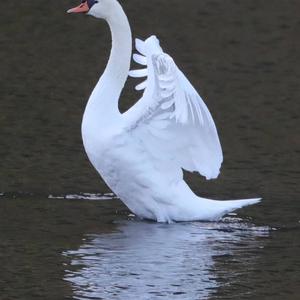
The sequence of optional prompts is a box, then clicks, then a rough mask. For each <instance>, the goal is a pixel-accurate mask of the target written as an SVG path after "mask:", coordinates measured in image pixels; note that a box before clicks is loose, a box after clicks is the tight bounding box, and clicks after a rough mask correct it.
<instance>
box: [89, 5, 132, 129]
mask: <svg viewBox="0 0 300 300" xmlns="http://www.w3.org/2000/svg"><path fill="white" fill-rule="evenodd" d="M115 3H116V5H115V6H114V13H113V17H111V18H109V19H107V22H108V24H109V27H110V30H111V35H112V49H111V53H110V57H109V60H108V63H107V66H106V69H105V71H104V73H103V75H102V76H101V77H100V79H99V81H98V83H97V84H96V86H95V88H94V90H93V92H92V94H91V96H90V98H89V101H88V104H87V107H86V110H85V114H84V119H88V120H89V121H88V123H89V124H87V125H88V126H92V127H95V126H97V124H98V125H100V124H102V125H103V124H105V123H106V124H107V122H109V123H112V122H113V120H114V119H116V118H120V116H121V115H120V112H119V109H118V100H119V97H120V94H121V91H122V89H123V87H124V84H125V82H126V79H127V77H128V71H129V68H130V60H131V54H132V38H131V30H130V26H129V23H128V19H127V17H126V15H125V13H124V11H123V9H122V7H121V5H120V4H119V3H118V2H117V1H116V2H115Z"/></svg>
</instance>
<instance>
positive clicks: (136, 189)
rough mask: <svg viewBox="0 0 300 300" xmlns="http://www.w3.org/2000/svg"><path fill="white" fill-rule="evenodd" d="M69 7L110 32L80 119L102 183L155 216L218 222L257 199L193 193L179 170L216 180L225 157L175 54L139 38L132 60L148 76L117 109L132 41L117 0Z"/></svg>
mask: <svg viewBox="0 0 300 300" xmlns="http://www.w3.org/2000/svg"><path fill="white" fill-rule="evenodd" d="M68 12H73V13H86V14H88V15H92V16H94V17H96V18H102V19H105V20H106V21H107V22H108V24H109V27H110V30H111V34H112V50H111V53H110V57H109V61H108V64H107V67H106V69H105V71H104V73H103V75H102V76H101V77H100V79H99V82H98V83H97V85H96V87H95V88H94V90H93V92H92V94H91V96H90V98H89V101H88V104H87V106H86V109H85V112H84V116H83V121H82V138H83V143H84V147H85V150H86V152H87V155H88V157H89V159H90V161H91V163H92V164H93V166H94V167H95V168H96V170H97V171H98V172H99V174H100V175H101V176H102V178H103V179H104V181H105V182H106V183H107V185H108V186H109V187H110V188H111V190H113V191H114V192H115V193H116V195H117V196H118V197H120V199H121V200H122V201H123V202H124V203H125V204H126V205H127V206H128V208H129V209H130V210H131V211H132V212H133V213H135V214H136V215H137V216H139V217H141V218H146V219H153V220H156V221H158V222H171V221H191V220H209V221H213V220H218V219H219V218H221V217H222V216H223V215H224V214H226V213H228V212H230V211H233V210H235V209H238V208H241V207H243V206H246V205H250V204H255V203H257V202H259V201H260V199H246V200H235V201H233V200H230V201H216V200H209V199H204V198H201V197H198V196H196V195H195V194H194V193H193V192H192V191H191V189H190V188H189V187H188V185H187V184H186V182H185V181H184V180H183V172H182V168H183V169H185V170H188V171H197V172H199V173H200V174H202V175H203V176H205V177H206V178H207V179H211V178H216V177H217V176H218V174H219V169H220V166H221V163H222V160H223V155H222V150H221V146H220V142H219V138H218V134H217V130H216V127H215V124H214V121H213V119H212V117H211V115H210V113H209V111H208V109H207V107H206V105H205V104H204V102H203V100H202V99H201V97H200V96H199V95H198V93H197V92H196V90H195V89H194V88H193V86H192V85H191V84H190V83H189V81H188V80H187V79H186V77H185V76H184V75H183V73H182V72H181V71H180V70H179V69H178V67H177V66H176V64H175V63H174V61H173V59H172V58H171V57H170V56H169V55H168V54H166V53H164V52H163V50H162V49H161V47H160V45H159V41H158V39H157V38H156V37H155V36H151V37H150V38H148V39H147V40H145V41H141V40H136V49H137V51H138V52H139V53H138V54H134V56H133V59H134V60H135V61H136V62H137V63H139V64H141V65H143V66H144V69H140V70H135V71H131V72H130V75H131V76H133V77H146V80H145V81H144V82H143V83H141V84H139V85H138V86H137V87H136V89H137V90H144V93H143V96H142V97H141V99H140V100H139V101H138V102H137V103H136V104H135V105H134V106H133V107H132V108H130V109H129V110H128V111H127V112H125V113H124V114H121V113H120V112H119V109H118V100H119V96H120V93H121V91H122V89H123V86H124V83H125V82H126V79H127V77H128V72H129V67H130V61H131V55H132V39H131V30H130V26H129V23H128V19H127V17H126V15H125V13H124V11H123V9H122V7H121V5H120V4H119V3H118V1H117V0H98V1H95V0H88V1H82V2H81V4H80V5H79V6H77V7H75V8H72V9H70V10H68Z"/></svg>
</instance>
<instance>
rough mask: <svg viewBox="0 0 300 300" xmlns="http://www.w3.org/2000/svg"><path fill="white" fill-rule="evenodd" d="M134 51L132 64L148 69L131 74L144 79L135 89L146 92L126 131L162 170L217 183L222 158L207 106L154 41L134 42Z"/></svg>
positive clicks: (129, 114) (131, 113) (127, 120)
mask: <svg viewBox="0 0 300 300" xmlns="http://www.w3.org/2000/svg"><path fill="white" fill-rule="evenodd" d="M136 49H137V51H138V52H139V53H138V54H134V55H133V59H134V60H135V61H136V62H137V63H139V64H141V65H144V66H145V68H144V69H140V70H134V71H130V74H129V75H130V76H132V77H145V81H144V82H142V83H141V84H139V85H137V86H136V89H137V90H144V93H143V96H142V98H141V99H140V100H139V101H138V102H137V103H136V104H135V105H134V106H133V107H132V108H130V109H129V110H128V111H127V112H125V113H124V114H123V116H124V118H125V123H126V126H127V129H128V130H129V131H130V132H131V134H132V135H133V136H134V137H135V138H136V139H138V141H139V142H140V143H142V144H143V146H144V148H145V149H146V150H147V151H148V152H149V153H150V155H151V157H152V158H153V161H154V162H155V163H156V164H157V165H158V166H159V167H160V168H164V169H168V170H169V171H170V170H177V171H178V172H175V173H176V174H177V175H178V174H180V175H178V176H179V177H180V178H182V170H181V168H183V169H185V170H188V171H197V172H199V173H200V174H202V175H203V176H205V177H206V178H207V179H212V178H216V177H217V176H218V175H219V170H220V167H221V163H222V161H223V155H222V149H221V145H220V141H219V137H218V133H217V130H216V126H215V124H214V121H213V119H212V117H211V114H210V112H209V111H208V109H207V107H206V105H205V103H204V102H203V100H202V99H201V97H200V96H199V95H198V93H197V91H196V90H195V89H194V88H193V86H192V85H191V84H190V82H189V81H188V80H187V79H186V77H185V76H184V74H183V73H182V72H181V71H180V70H179V69H178V67H177V66H176V64H175V63H174V61H173V59H172V58H171V57H170V56H169V55H168V54H166V53H164V52H163V50H162V49H161V47H160V45H159V41H158V39H157V38H156V37H155V36H151V37H150V38H148V39H147V40H146V41H141V40H136ZM175 173H174V174H175ZM174 176H176V175H174ZM173 179H174V178H173Z"/></svg>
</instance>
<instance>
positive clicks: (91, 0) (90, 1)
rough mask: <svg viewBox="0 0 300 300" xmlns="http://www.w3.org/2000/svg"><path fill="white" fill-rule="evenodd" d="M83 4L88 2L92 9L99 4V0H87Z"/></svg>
mask: <svg viewBox="0 0 300 300" xmlns="http://www.w3.org/2000/svg"><path fill="white" fill-rule="evenodd" d="M83 2H87V4H88V7H89V8H91V7H92V6H93V5H94V4H96V3H98V1H97V0H87V1H83Z"/></svg>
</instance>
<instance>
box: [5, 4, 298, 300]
mask: <svg viewBox="0 0 300 300" xmlns="http://www.w3.org/2000/svg"><path fill="white" fill-rule="evenodd" d="M75 2H76V1H58V2H53V1H46V0H40V1H38V2H37V1H30V0H28V1H16V0H11V1H6V2H5V4H4V5H5V9H2V10H1V15H0V25H1V27H0V28H1V30H0V67H1V69H0V91H1V98H0V99H1V100H0V111H1V115H0V137H1V146H0V155H1V160H0V192H1V194H0V265H1V271H0V299H1V300H11V299H13V300H16V299H22V300H23V299H26V300H27V299H132V298H133V297H136V298H137V299H160V298H162V299H299V297H300V296H299V293H300V279H299V278H300V258H299V255H300V223H299V222H300V201H299V188H298V185H299V153H300V141H299V127H300V126H299V125H300V124H299V97H300V89H299V80H300V65H299V61H300V52H299V47H300V42H299V41H300V40H299V35H300V19H299V11H300V3H299V1H296V0H285V1H282V0H280V1H279V0H273V1H271V0H260V1H259V0H251V1H250V0H236V1H233V0H228V1H221V0H201V1H195V0H188V1H179V0H170V1H159V0H148V1H145V2H141V1H138V0H130V1H123V5H124V7H125V9H126V12H127V14H128V16H129V19H130V22H131V25H132V29H133V34H134V36H138V37H142V38H145V37H147V36H149V35H150V34H153V33H155V34H156V35H157V36H158V37H159V38H160V39H161V43H162V46H163V48H164V49H165V50H166V51H167V52H168V53H170V54H171V55H172V56H173V57H174V58H175V60H176V62H177V64H178V65H179V66H180V67H181V68H182V70H183V71H184V72H185V73H186V74H187V75H188V77H189V78H190V80H191V81H192V82H193V83H194V85H195V87H196V88H197V89H198V90H199V91H200V94H201V95H202V96H203V98H204V99H206V102H207V104H208V107H209V109H210V110H211V112H212V114H213V116H214V119H215V121H216V124H217V127H218V131H219V135H220V139H221V143H222V146H223V150H224V156H225V161H224V164H223V167H222V173H221V176H220V178H218V180H215V181H211V182H206V181H205V180H204V179H202V178H200V177H199V176H194V175H191V174H186V177H187V180H188V182H189V184H190V185H191V186H192V188H193V189H194V190H195V191H196V192H197V193H198V194H200V195H202V196H206V197H210V198H219V199H225V198H227V199H228V198H232V199H234V198H242V197H253V196H262V197H263V198H264V200H263V202H262V203H261V204H259V205H257V206H254V207H249V208H247V209H243V210H241V211H239V212H237V215H231V216H228V217H227V218H225V219H224V220H222V222H219V223H184V224H170V225H165V224H155V223H147V222H141V221H139V220H137V219H135V218H134V217H133V216H130V212H129V211H128V210H127V209H126V207H124V206H123V205H122V203H121V202H120V201H119V200H118V199H111V195H110V194H106V193H110V191H109V190H108V189H107V187H106V186H105V184H104V183H103V182H102V181H101V179H100V178H99V176H98V175H97V174H96V172H95V171H94V170H93V169H92V168H91V166H90V165H89V163H88V161H87V158H86V156H85V154H84V151H83V148H82V143H81V137H80V123H81V116H82V113H83V109H84V106H85V103H86V100H87V98H88V96H89V93H90V91H91V89H92V87H93V85H94V84H95V83H96V81H97V78H98V77H99V75H100V73H101V71H102V70H103V69H104V67H105V64H106V60H107V57H108V53H109V50H110V44H109V40H110V37H109V32H108V29H107V26H105V25H104V23H103V22H101V21H99V20H95V19H92V18H89V17H85V16H67V15H66V14H65V10H66V9H67V8H69V7H71V6H73V5H74V3H75ZM132 84H133V83H132V82H130V83H129V84H128V86H127V87H126V89H125V91H124V93H123V96H122V99H121V103H120V107H121V109H122V110H124V109H126V108H127V107H129V106H130V105H131V104H132V103H133V102H134V100H135V99H137V98H138V96H139V95H138V94H136V93H134V92H133V91H132ZM2 193H3V194H2ZM80 193H98V194H100V195H101V197H100V196H99V195H96V196H94V197H91V196H89V195H85V197H83V196H82V194H81V196H79V197H77V196H76V195H78V194H80ZM104 194H105V195H104ZM50 195H51V196H50ZM66 195H69V196H66ZM70 195H71V196H70ZM103 195H104V199H103ZM49 196H50V197H49ZM59 196H62V197H59ZM76 198H79V199H76ZM83 198H87V199H83ZM90 198H92V199H93V200H95V199H94V198H96V199H98V201H91V200H90ZM99 198H100V199H99ZM105 199H106V200H105Z"/></svg>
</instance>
